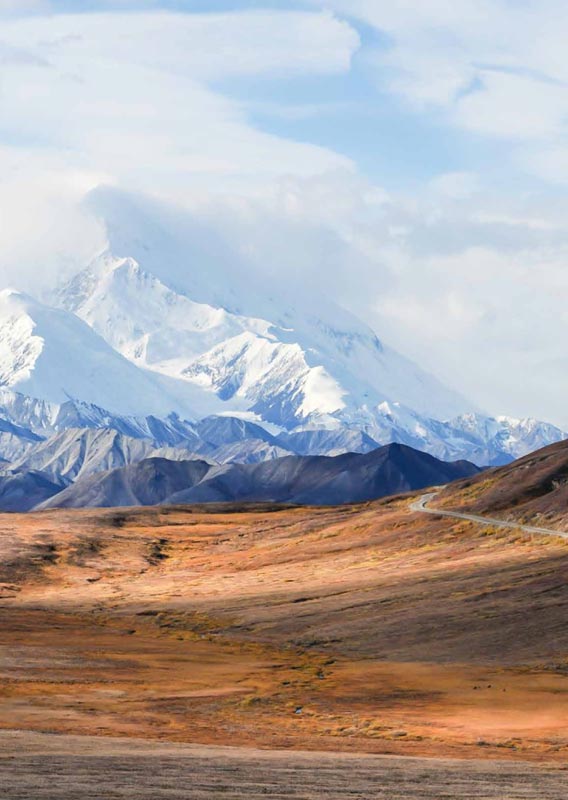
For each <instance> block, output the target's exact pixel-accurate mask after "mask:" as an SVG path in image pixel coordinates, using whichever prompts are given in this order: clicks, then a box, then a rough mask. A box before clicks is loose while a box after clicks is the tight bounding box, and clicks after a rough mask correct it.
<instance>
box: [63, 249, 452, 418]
mask: <svg viewBox="0 0 568 800" xmlns="http://www.w3.org/2000/svg"><path fill="white" fill-rule="evenodd" d="M57 297H58V302H59V304H60V305H61V306H62V307H63V308H64V309H66V310H67V311H69V312H72V313H74V314H76V315H77V316H79V317H80V318H81V319H83V320H84V321H85V322H86V323H87V324H88V325H90V326H91V327H92V328H93V330H95V331H96V332H97V333H98V334H100V336H101V337H103V338H104V339H105V340H106V342H107V343H108V344H110V345H111V346H112V347H113V348H114V349H116V350H117V351H118V352H120V353H121V354H122V355H123V356H124V357H125V358H127V359H129V360H131V361H132V362H133V363H134V364H136V365H138V366H140V367H142V368H144V369H145V370H149V371H153V372H156V373H158V374H159V375H161V376H165V377H167V378H169V379H175V380H176V381H178V382H180V383H183V384H186V385H187V384H188V385H190V386H192V387H193V388H194V390H195V392H196V393H197V392H199V391H200V392H202V393H204V394H207V395H208V396H209V397H211V401H212V405H213V402H214V401H215V400H217V401H221V402H222V404H223V405H224V408H225V411H226V412H227V413H235V412H239V413H242V412H247V411H248V412H251V413H252V414H254V415H255V416H256V417H257V418H258V419H259V420H260V421H264V422H265V423H270V424H274V425H277V426H280V427H282V428H287V429H291V428H295V427H296V426H297V425H299V424H304V425H305V424H309V423H316V424H319V425H334V424H339V423H344V422H347V421H349V422H350V423H351V424H361V425H362V424H367V425H372V422H373V420H374V418H375V416H376V412H377V408H378V407H379V406H380V405H381V403H384V402H386V401H387V400H390V401H393V400H394V401H398V402H402V403H404V404H410V403H413V404H414V405H413V406H412V407H414V406H415V405H418V406H420V407H421V408H428V407H432V408H433V409H437V410H438V413H439V414H443V413H455V412H456V411H457V410H464V409H465V408H466V407H467V405H466V403H465V401H464V400H460V399H459V398H458V397H457V396H454V395H453V394H452V393H451V392H449V391H448V390H446V389H444V387H442V386H441V384H439V383H438V381H436V380H435V379H434V378H432V377H431V376H429V375H427V374H426V373H424V372H422V371H421V370H420V369H419V368H418V367H416V366H415V365H413V364H411V363H410V362H408V361H406V360H405V359H403V358H402V357H401V356H399V355H398V354H396V353H395V352H394V351H392V350H389V349H388V348H386V347H385V346H384V345H382V344H381V342H380V341H379V340H378V339H377V337H376V336H375V334H374V333H373V332H372V331H371V330H369V329H367V328H366V327H365V326H363V325H362V324H361V323H358V322H357V321H353V320H351V319H350V318H349V319H345V318H343V319H342V318H341V317H342V316H343V317H345V315H344V314H343V312H342V314H334V317H335V322H334V323H333V324H332V323H331V322H330V321H329V320H327V319H325V318H320V317H317V318H315V317H313V314H312V319H311V327H309V326H308V325H307V323H306V317H305V316H304V317H302V321H301V325H299V324H294V325H291V321H290V320H289V321H288V326H289V327H286V328H283V327H281V326H280V325H278V324H274V323H272V322H270V321H268V320H266V319H262V318H260V317H248V316H244V315H238V314H235V313H232V312H229V311H227V310H226V309H224V308H221V307H214V306H212V305H209V304H207V303H197V302H194V301H193V300H191V299H190V298H188V297H187V296H185V295H183V294H180V293H178V292H175V291H173V290H172V289H171V288H169V287H167V286H166V285H165V284H164V283H163V282H162V281H161V280H159V279H158V278H156V277H155V276H154V275H151V274H150V273H148V272H146V271H145V270H143V269H142V267H141V266H140V264H138V262H136V261H135V260H133V259H132V258H130V257H128V258H118V257H113V256H112V255H110V254H109V253H108V252H107V253H105V254H103V255H102V256H101V257H100V258H98V259H96V260H95V261H94V262H93V263H92V264H91V265H90V266H89V267H88V268H87V269H86V270H85V271H83V272H82V273H80V274H79V275H78V276H76V277H75V278H74V279H73V280H72V281H71V282H70V283H69V284H68V285H67V286H65V287H63V288H62V289H60V290H59V292H58V295H57ZM290 313H292V312H290ZM294 314H295V315H298V314H299V312H297V311H294ZM337 317H339V319H337ZM347 323H350V324H351V328H348V327H347ZM194 403H195V400H194Z"/></svg>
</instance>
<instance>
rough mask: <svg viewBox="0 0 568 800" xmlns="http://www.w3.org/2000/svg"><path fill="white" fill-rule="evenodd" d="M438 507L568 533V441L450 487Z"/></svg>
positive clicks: (441, 495)
mask: <svg viewBox="0 0 568 800" xmlns="http://www.w3.org/2000/svg"><path fill="white" fill-rule="evenodd" d="M436 504H438V505H440V506H444V507H448V508H452V509H455V510H460V511H468V512H469V511H471V512H473V513H477V514H487V515H494V516H498V517H502V518H503V519H512V520H518V521H520V522H524V523H527V524H530V525H535V526H537V527H552V528H557V529H558V530H568V441H564V442H558V443H557V444H554V445H551V446H550V447H545V448H543V449H542V450H537V451H536V452H535V453H531V454H530V455H528V456H525V457H524V458H521V459H519V460H518V461H514V462H513V463H512V464H508V465H507V466H505V467H499V468H497V469H492V470H488V471H487V472H484V473H482V474H480V475H477V476H474V477H472V478H467V479H465V480H463V481H459V482H457V483H455V484H453V485H452V486H448V488H447V489H446V490H445V491H444V492H443V493H442V494H440V496H439V498H437V500H436Z"/></svg>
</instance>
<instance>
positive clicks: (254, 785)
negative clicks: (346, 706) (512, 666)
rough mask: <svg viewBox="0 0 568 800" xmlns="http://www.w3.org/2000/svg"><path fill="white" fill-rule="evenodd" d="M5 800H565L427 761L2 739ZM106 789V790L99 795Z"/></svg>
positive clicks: (561, 782) (543, 774) (553, 777)
mask: <svg viewBox="0 0 568 800" xmlns="http://www.w3.org/2000/svg"><path fill="white" fill-rule="evenodd" d="M0 774H1V776H2V787H3V791H4V792H5V795H4V796H6V797H9V798H10V800H29V799H30V798H32V797H33V798H34V800H77V799H78V798H80V799H81V800H101V798H103V797H104V798H107V797H119V798H124V800H156V798H171V800H187V798H191V799H192V800H205V798H212V797H224V798H228V800H238V799H239V798H240V799H241V800H260V798H263V800H264V798H266V797H270V798H273V800H288V798H294V797H296V798H301V800H324V799H325V800H345V798H354V799H355V800H357V799H358V800H363V798H371V797H372V798H373V800H381V798H383V799H384V800H442V799H443V798H448V800H450V798H451V800H471V798H472V797H475V798H476V800H565V798H566V790H567V788H568V777H567V775H566V771H565V770H563V768H561V767H557V766H556V767H555V766H548V767H538V766H529V765H527V764H522V763H518V762H510V763H508V764H506V765H504V764H503V763H500V762H494V761H483V762H472V761H455V760H442V759H440V760H426V759H415V758H397V757H394V756H353V755H345V754H329V753H298V752H282V751H279V752H274V751H266V750H252V749H250V748H242V749H239V748H233V749H231V748H223V747H207V746H203V745H172V744H160V745H156V744H149V743H148V742H144V741H140V740H136V739H129V740H120V739H105V740H101V739H94V738H90V737H77V736H58V737H54V736H48V735H45V734H43V735H42V734H33V733H20V732H18V733H14V734H13V733H11V734H1V733H0ZM101 787H104V788H101Z"/></svg>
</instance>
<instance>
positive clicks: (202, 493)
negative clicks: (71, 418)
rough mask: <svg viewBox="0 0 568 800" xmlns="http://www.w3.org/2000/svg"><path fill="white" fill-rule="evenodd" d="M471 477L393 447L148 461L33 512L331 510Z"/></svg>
mask: <svg viewBox="0 0 568 800" xmlns="http://www.w3.org/2000/svg"><path fill="white" fill-rule="evenodd" d="M478 472H479V469H478V468H477V467H475V466H474V465H473V464H470V463H469V462H467V461H460V462H455V463H452V464H449V463H446V462H444V461H439V460H438V459H436V458H434V457H433V456H430V455H428V454H427V453H421V452H420V451H417V450H413V449H412V448H411V447H406V446H404V445H399V444H391V445H385V447H381V448H379V449H377V450H373V451H372V452H371V453H366V454H360V453H347V454H345V455H342V456H335V457H328V456H287V457H285V458H277V459H272V460H270V461H262V462H259V463H256V464H226V465H222V466H212V465H211V464H208V463H206V462H205V461H196V460H192V461H171V460H168V459H164V458H148V459H144V460H142V461H139V462H138V463H134V464H130V465H129V466H126V467H118V468H116V469H113V470H110V471H108V472H100V473H95V474H91V475H86V476H84V477H81V478H79V479H77V480H76V481H75V482H74V483H73V484H72V485H71V486H69V487H68V488H66V489H65V490H64V491H61V492H58V493H57V494H55V495H54V496H53V497H52V498H51V499H48V500H46V501H45V502H43V503H42V504H40V505H38V508H39V509H48V508H86V507H108V508H111V507H120V506H138V505H141V506H148V505H160V504H166V505H191V504H199V503H228V502H232V503H259V502H269V503H293V504H298V505H339V504H342V503H358V502H363V501H366V500H374V499H376V498H379V497H384V496H386V495H390V494H395V493H397V492H406V491H410V490H411V489H422V488H424V487H426V486H432V485H435V484H439V483H448V482H451V481H454V480H457V479H458V478H464V477H469V476H472V475H475V474H477V473H478Z"/></svg>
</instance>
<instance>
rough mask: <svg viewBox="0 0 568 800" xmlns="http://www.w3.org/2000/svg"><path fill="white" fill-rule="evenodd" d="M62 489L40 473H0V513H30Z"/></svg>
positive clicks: (61, 486) (58, 484)
mask: <svg viewBox="0 0 568 800" xmlns="http://www.w3.org/2000/svg"><path fill="white" fill-rule="evenodd" d="M62 489H63V484H61V483H58V482H56V481H52V480H50V479H49V478H48V477H47V476H46V475H43V474H42V473H41V472H34V471H26V470H24V471H18V472H0V512H16V511H18V512H23V511H31V509H32V508H34V507H35V506H37V505H39V504H41V503H43V502H44V501H46V500H48V499H49V498H50V497H53V496H54V495H57V494H59V493H60V492H61V490H62Z"/></svg>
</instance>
